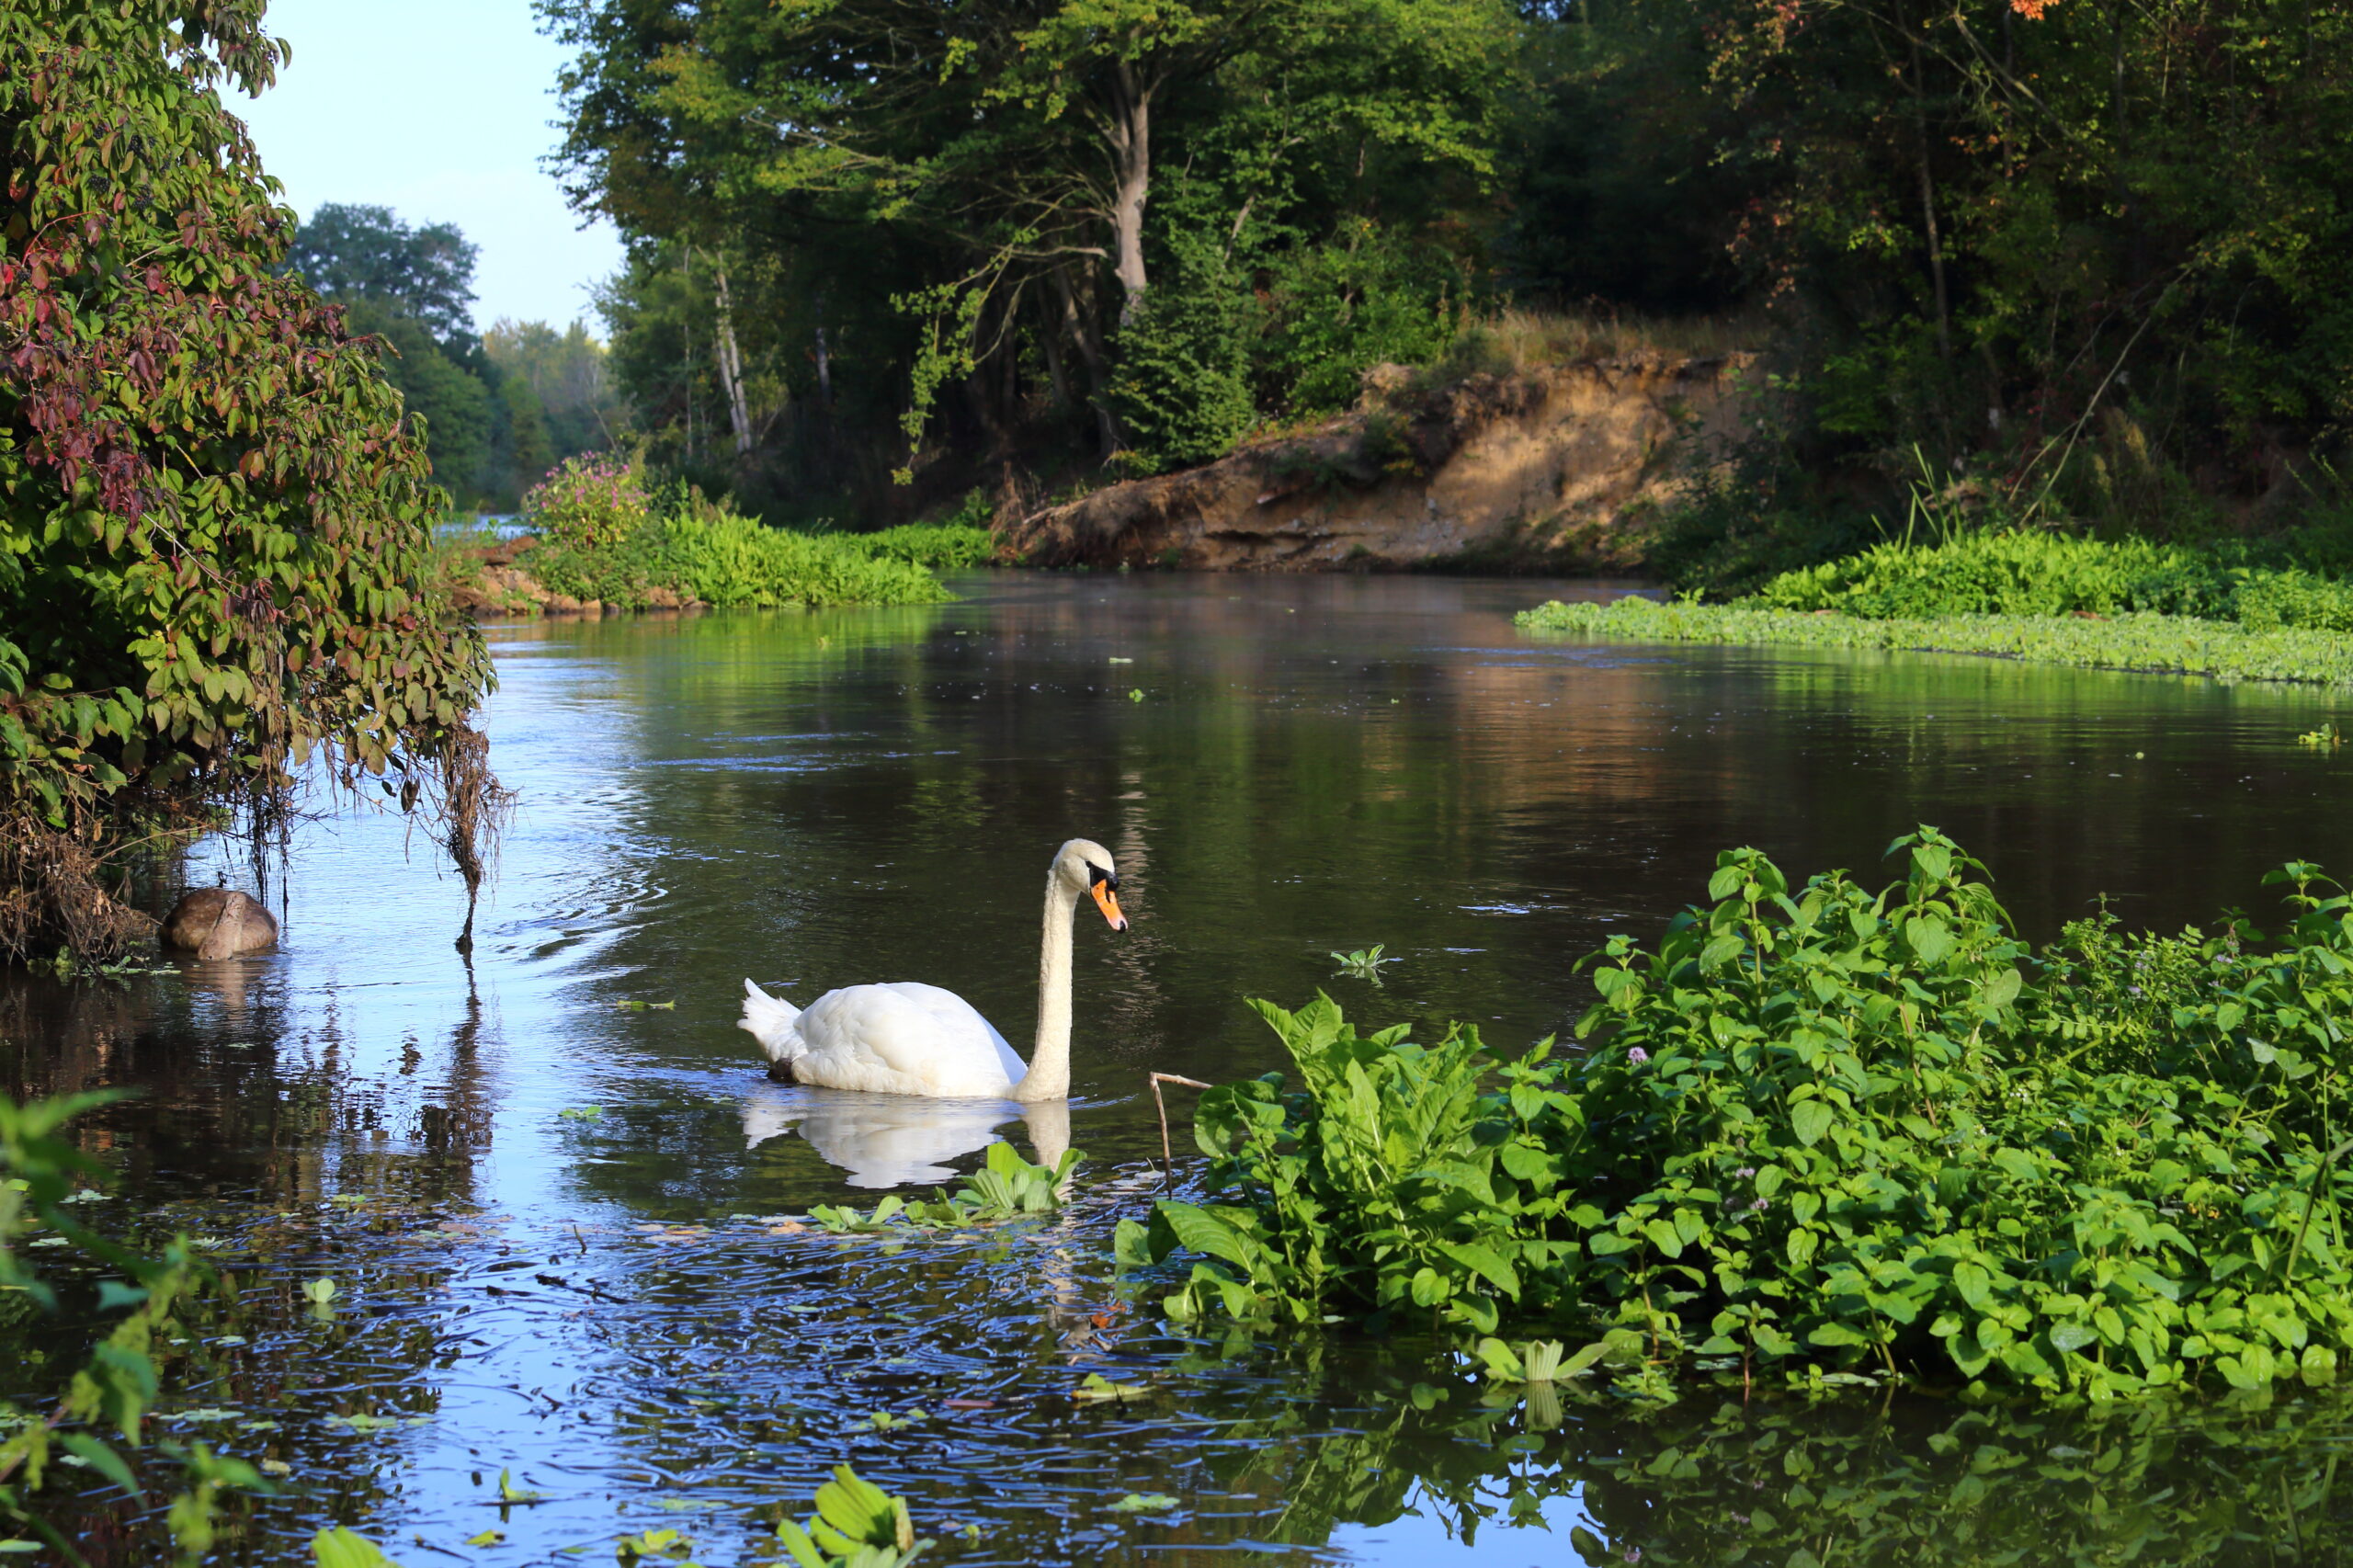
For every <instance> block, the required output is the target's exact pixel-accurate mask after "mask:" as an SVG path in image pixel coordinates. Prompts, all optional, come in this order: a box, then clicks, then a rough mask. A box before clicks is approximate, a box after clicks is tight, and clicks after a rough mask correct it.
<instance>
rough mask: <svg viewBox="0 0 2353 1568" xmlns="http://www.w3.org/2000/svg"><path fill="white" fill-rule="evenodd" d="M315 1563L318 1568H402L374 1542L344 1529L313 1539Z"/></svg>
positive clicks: (322, 1532)
mask: <svg viewBox="0 0 2353 1568" xmlns="http://www.w3.org/2000/svg"><path fill="white" fill-rule="evenodd" d="M311 1560H312V1561H313V1562H314V1563H316V1564H317V1568H401V1565H400V1564H399V1563H397V1562H393V1561H392V1559H391V1558H389V1557H387V1556H385V1555H384V1552H383V1549H382V1548H381V1547H379V1546H378V1545H377V1544H376V1543H375V1542H374V1541H372V1540H368V1539H367V1538H366V1537H365V1536H361V1535H358V1534H355V1533H354V1532H352V1531H351V1530H349V1529H347V1528H343V1527H341V1526H337V1527H336V1528H334V1529H331V1530H321V1531H320V1532H319V1533H318V1534H316V1535H314V1536H313V1537H312V1538H311Z"/></svg>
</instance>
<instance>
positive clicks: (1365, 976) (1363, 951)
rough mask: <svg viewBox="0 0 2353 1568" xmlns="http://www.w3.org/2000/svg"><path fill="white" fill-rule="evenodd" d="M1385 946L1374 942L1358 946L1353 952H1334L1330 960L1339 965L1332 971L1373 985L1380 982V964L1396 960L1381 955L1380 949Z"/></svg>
mask: <svg viewBox="0 0 2353 1568" xmlns="http://www.w3.org/2000/svg"><path fill="white" fill-rule="evenodd" d="M1385 946H1387V944H1386V943H1382V942H1375V943H1374V944H1373V945H1372V946H1370V947H1369V948H1358V949H1356V950H1355V951H1354V952H1347V953H1342V952H1335V953H1334V954H1333V955H1332V961H1333V962H1334V963H1336V964H1338V965H1339V966H1340V967H1339V968H1338V969H1336V970H1335V971H1333V972H1334V973H1336V974H1345V975H1347V976H1348V977H1350V978H1351V979H1354V980H1370V981H1371V982H1372V983H1374V984H1375V985H1378V984H1380V983H1381V965H1382V964H1385V963H1395V962H1396V961H1397V960H1395V959H1385V958H1382V957H1381V949H1382V948H1384V947H1385Z"/></svg>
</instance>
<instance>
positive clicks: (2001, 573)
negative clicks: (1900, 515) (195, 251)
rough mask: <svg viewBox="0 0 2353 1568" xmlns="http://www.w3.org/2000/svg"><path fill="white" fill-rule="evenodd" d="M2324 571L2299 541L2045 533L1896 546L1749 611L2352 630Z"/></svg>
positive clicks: (1764, 598) (1797, 580) (2350, 589)
mask: <svg viewBox="0 0 2353 1568" xmlns="http://www.w3.org/2000/svg"><path fill="white" fill-rule="evenodd" d="M2322 562H2327V563H2331V564H2333V563H2335V562H2334V558H2333V556H2332V555H2328V554H2326V553H2325V552H2324V554H2322V555H2319V556H2315V555H2314V554H2313V551H2301V552H2300V551H2298V549H2297V548H2296V547H2295V545H2294V544H2293V543H2292V542H2283V543H2277V544H2271V545H2268V546H2262V547H2258V546H2256V545H2254V544H2250V543H2245V542H2234V543H2233V544H2231V545H2228V546H2212V547H2205V548H2193V547H2190V546H2186V545H2170V544H2160V543H2157V542H2156V541H2154V540H2144V539H2127V540H2097V539H2083V538H2077V537H2075V536H2072V535H2067V534H2058V533H2052V532H2048V531H2045V530H2040V529H2019V530H2013V531H2007V532H1971V533H1961V534H1956V535H1955V536H1953V537H1952V538H1950V539H1948V540H1944V541H1942V542H1940V543H1937V544H1927V545H1913V544H1904V543H1899V542H1896V541H1893V540H1889V541H1886V542H1883V543H1881V544H1878V545H1875V546H1873V547H1872V548H1871V549H1870V550H1866V551H1861V552H1860V553H1859V554H1855V555H1849V556H1846V557H1843V558H1841V559H1839V560H1836V561H1830V562H1824V563H1822V564H1820V565H1818V566H1808V567H1802V568H1799V569H1798V570H1796V571H1791V572H1784V573H1782V574H1780V575H1779V576H1778V577H1775V578H1773V579H1772V580H1771V581H1769V582H1768V583H1767V584H1766V585H1764V586H1763V587H1762V588H1760V589H1758V590H1757V591H1756V594H1755V595H1753V596H1751V597H1749V598H1748V599H1747V600H1746V601H1745V603H1747V604H1749V605H1751V606H1753V607H1755V608H1764V609H1783V610H1809V611H1810V610H1824V609H1827V610H1836V611H1838V612H1839V613H1840V614H1842V615H1851V616H1859V617H1863V618H1865V619H1907V618H1908V619H1925V618H1933V617H1938V616H1951V615H2046V616H2047V615H2069V614H2074V613H2077V612H2087V613H2090V614H2095V615H2118V614H2124V613H2130V612H2134V611H2139V612H2145V613H2155V614H2160V615H2171V616H2190V617H2196V618H2199V619H2208V620H2231V621H2237V622H2239V623H2240V624H2241V625H2244V626H2247V627H2250V628H2254V629H2256V630H2276V629H2279V628H2283V627H2302V628H2310V629H2314V630H2319V631H2338V632H2343V631H2353V583H2345V582H2340V581H2337V580H2336V578H2335V577H2334V576H2331V575H2329V574H2326V573H2325V572H2323V571H2315V570H2313V569H2311V566H2312V564H2318V563H2322Z"/></svg>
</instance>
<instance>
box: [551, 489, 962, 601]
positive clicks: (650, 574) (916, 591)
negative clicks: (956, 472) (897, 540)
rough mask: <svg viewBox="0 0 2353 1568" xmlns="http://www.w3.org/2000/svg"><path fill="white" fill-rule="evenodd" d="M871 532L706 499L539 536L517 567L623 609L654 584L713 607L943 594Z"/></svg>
mask: <svg viewBox="0 0 2353 1568" xmlns="http://www.w3.org/2000/svg"><path fill="white" fill-rule="evenodd" d="M877 537H880V536H873V535H858V534H804V533H795V532H792V531H790V529H786V528H769V527H767V525H766V524H764V523H760V522H756V521H755V520H753V519H752V518H749V517H741V516H738V515H737V514H735V513H733V512H730V511H727V510H725V509H723V508H720V507H716V506H702V507H695V508H682V509H680V510H678V511H675V512H670V513H667V514H657V515H655V516H654V517H650V518H648V519H647V520H646V521H645V522H644V523H642V524H641V525H640V526H638V527H636V528H633V529H631V531H630V532H628V533H627V534H625V535H623V536H622V537H621V538H620V539H619V540H615V541H613V542H611V543H608V544H597V543H586V542H574V541H570V540H557V539H549V540H543V541H542V542H541V544H540V547H539V548H538V549H536V550H534V551H531V553H530V555H529V557H528V558H526V560H525V562H524V564H525V566H526V567H527V569H528V570H529V572H530V574H531V575H532V576H533V577H534V578H535V579H537V580H538V582H539V583H540V585H541V586H542V587H545V588H548V589H550V590H551V591H552V592H555V593H559V594H569V595H571V596H572V597H574V598H576V599H583V600H585V599H600V600H602V601H603V602H605V603H606V604H608V605H620V606H625V607H628V608H644V607H646V606H647V605H649V604H651V603H654V602H655V599H656V597H657V596H656V595H655V593H654V590H656V589H667V590H669V591H670V593H671V594H672V595H683V596H686V597H692V598H696V599H699V600H701V601H702V602H703V603H704V604H707V605H711V606H713V607H715V608H722V609H724V608H739V607H740V608H753V607H769V606H777V605H790V604H798V605H807V606H809V607H811V608H829V607H833V606H839V605H909V604H937V603H939V602H940V601H942V600H945V599H948V598H949V597H952V596H951V595H949V592H948V590H947V589H945V588H943V587H941V586H940V585H939V580H938V578H936V577H934V576H933V575H932V574H931V572H930V570H929V569H928V568H927V567H926V566H923V565H920V564H918V563H916V562H915V561H913V560H910V559H906V558H904V556H900V555H892V554H888V553H881V552H878V551H876V550H873V549H870V548H869V547H868V546H867V545H866V543H865V542H864V540H867V539H871V538H877Z"/></svg>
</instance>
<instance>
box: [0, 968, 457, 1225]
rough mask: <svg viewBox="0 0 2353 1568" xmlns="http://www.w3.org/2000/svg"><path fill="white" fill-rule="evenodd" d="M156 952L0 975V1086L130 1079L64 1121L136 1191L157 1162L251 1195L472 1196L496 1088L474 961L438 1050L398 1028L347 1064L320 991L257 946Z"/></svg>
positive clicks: (53, 1088) (44, 1087) (72, 1085)
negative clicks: (94, 1106)
mask: <svg viewBox="0 0 2353 1568" xmlns="http://www.w3.org/2000/svg"><path fill="white" fill-rule="evenodd" d="M155 967H156V968H159V969H168V970H171V971H176V972H172V973H165V974H161V975H154V974H149V975H131V976H127V977H123V978H119V979H112V980H108V979H99V980H92V981H85V982H82V983H76V984H70V985H66V984H59V983H55V982H53V981H49V980H45V979H41V978H39V977H36V976H32V975H28V974H25V973H23V972H21V971H17V972H10V973H7V974H6V975H0V1093H6V1094H8V1095H10V1096H14V1097H16V1098H17V1099H20V1100H21V1099H29V1098H36V1097H40V1096H51V1095H63V1094H74V1093H80V1092H84V1091H86V1090H93V1089H128V1090H131V1091H132V1096H131V1097H130V1098H127V1099H124V1100H120V1101H118V1102H116V1103H114V1104H112V1105H109V1106H107V1107H104V1108H100V1109H98V1110H97V1111H94V1112H92V1113H90V1114H89V1115H88V1116H86V1117H85V1118H83V1119H80V1120H78V1121H76V1123H75V1124H74V1126H75V1128H76V1130H77V1131H78V1133H79V1136H80V1139H81V1142H82V1144H83V1147H85V1148H86V1149H88V1150H90V1151H91V1152H92V1153H97V1154H101V1155H108V1156H110V1157H112V1159H113V1161H114V1163H115V1164H116V1165H117V1168H118V1170H119V1173H120V1176H121V1177H122V1179H123V1181H124V1182H125V1184H126V1187H127V1190H128V1191H129V1192H130V1193H131V1195H132V1196H134V1197H140V1196H146V1195H147V1194H146V1188H145V1182H146V1180H147V1178H148V1177H149V1176H151V1175H153V1174H155V1173H165V1172H167V1173H170V1179H171V1180H172V1181H174V1182H176V1183H186V1182H188V1181H190V1180H194V1181H196V1182H198V1183H199V1184H200V1185H201V1186H202V1187H205V1188H206V1189H208V1190H211V1191H231V1192H240V1191H242V1192H251V1193H254V1194H256V1196H257V1197H258V1198H259V1199H261V1200H262V1201H265V1202H276V1203H301V1202H315V1201H318V1200H320V1199H324V1198H325V1197H328V1196H330V1195H331V1192H332V1191H333V1190H335V1189H341V1190H347V1191H349V1190H364V1191H369V1192H377V1193H392V1192H396V1193H399V1194H402V1195H404V1196H405V1197H408V1198H411V1199H415V1200H419V1201H427V1202H466V1201H471V1199H472V1185H473V1183H472V1175H473V1161H474V1156H475V1155H476V1154H477V1153H479V1152H480V1151H482V1150H483V1149H486V1148H487V1147H488V1146H489V1143H490V1138H491V1124H492V1112H493V1108H494V1097H495V1088H496V1085H495V1083H494V1080H493V1079H492V1078H491V1077H490V1075H489V1074H488V1073H487V1071H486V1070H485V1067H484V1064H483V1028H484V1024H485V1017H484V1010H483V1003H482V998H481V995H480V994H479V993H478V992H477V991H476V990H475V988H474V986H473V984H472V971H471V970H470V971H469V972H468V985H467V991H466V998H465V1004H464V1006H463V1009H462V1010H461V1012H460V1016H459V1017H458V1018H457V1020H456V1021H455V1022H454V1023H453V1024H452V1025H451V1026H450V1028H449V1035H448V1037H447V1038H446V1040H443V1041H442V1042H440V1047H439V1049H438V1050H437V1051H427V1050H426V1048H425V1047H424V1046H423V1045H421V1044H420V1043H419V1042H418V1041H417V1040H415V1038H414V1037H412V1038H411V1039H410V1040H407V1041H406V1042H405V1045H406V1049H405V1050H404V1053H403V1057H402V1060H401V1062H400V1063H399V1065H398V1066H397V1068H396V1069H395V1070H393V1071H392V1072H391V1073H389V1074H381V1075H371V1074H363V1073H361V1072H359V1071H358V1070H356V1069H355V1067H354V1066H353V1064H352V1060H351V1059H352V1056H353V1051H352V1049H351V1046H350V1044H349V1042H348V1041H347V1038H346V1029H345V1028H344V1026H343V1022H342V1019H341V1017H340V1012H339V1008H338V1006H337V1003H336V1001H335V998H334V996H333V995H332V994H330V995H329V996H328V997H327V998H326V1000H325V1001H324V1004H321V1005H316V1006H313V1005H312V1004H310V1001H309V999H308V998H305V997H300V996H298V995H296V994H293V993H291V991H290V987H289V986H288V984H287V983H286V979H285V975H284V973H283V971H282V968H281V967H280V966H279V965H278V964H276V963H274V962H272V961H271V960H267V959H233V960H223V961H221V962H217V963H199V962H196V961H194V960H185V961H176V962H165V961H161V960H159V961H158V962H157V964H156V965H155Z"/></svg>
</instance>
